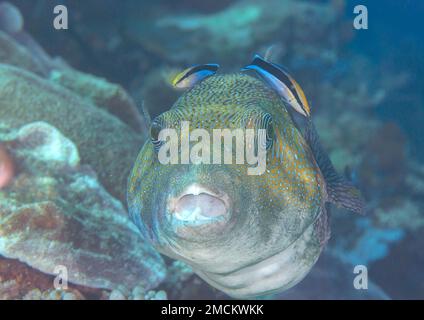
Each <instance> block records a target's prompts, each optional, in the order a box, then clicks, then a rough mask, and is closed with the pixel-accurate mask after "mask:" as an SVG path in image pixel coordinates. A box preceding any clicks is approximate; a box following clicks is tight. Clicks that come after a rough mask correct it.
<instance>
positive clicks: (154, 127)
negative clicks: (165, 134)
mask: <svg viewBox="0 0 424 320" xmlns="http://www.w3.org/2000/svg"><path fill="white" fill-rule="evenodd" d="M162 129H163V124H162V122H161V121H160V120H159V119H155V120H153V121H152V124H151V126H150V139H151V141H152V144H153V147H154V149H155V151H156V152H158V151H159V148H160V147H161V146H162V144H163V141H161V140H159V134H160V132H161V130H162Z"/></svg>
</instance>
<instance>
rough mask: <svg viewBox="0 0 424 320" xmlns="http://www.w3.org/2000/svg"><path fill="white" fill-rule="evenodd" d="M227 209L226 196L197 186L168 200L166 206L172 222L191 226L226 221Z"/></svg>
mask: <svg viewBox="0 0 424 320" xmlns="http://www.w3.org/2000/svg"><path fill="white" fill-rule="evenodd" d="M229 209H230V201H229V197H228V196H227V195H226V194H224V193H221V194H218V193H216V192H214V191H212V190H210V189H209V188H207V187H203V186H201V185H199V184H192V185H190V186H189V187H187V188H186V189H185V190H184V191H183V192H182V193H181V194H180V195H179V196H177V197H173V198H170V199H169V205H168V212H169V213H170V214H171V215H172V217H171V218H172V220H177V221H180V222H182V223H185V224H192V225H201V224H204V223H209V222H213V221H224V220H227V218H228V216H229V211H230V210H229Z"/></svg>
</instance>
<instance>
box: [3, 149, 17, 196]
mask: <svg viewBox="0 0 424 320" xmlns="http://www.w3.org/2000/svg"><path fill="white" fill-rule="evenodd" d="M14 173H15V167H14V165H13V160H12V158H11V156H10V155H9V153H8V152H7V150H6V148H5V147H4V146H3V145H1V144H0V189H2V188H4V187H6V186H7V185H8V184H9V183H10V182H11V181H12V179H13V176H14Z"/></svg>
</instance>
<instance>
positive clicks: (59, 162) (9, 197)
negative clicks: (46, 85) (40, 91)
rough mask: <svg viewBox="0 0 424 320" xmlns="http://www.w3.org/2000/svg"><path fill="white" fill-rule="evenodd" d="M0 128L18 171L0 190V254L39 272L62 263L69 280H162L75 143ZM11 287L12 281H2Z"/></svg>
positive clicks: (37, 128) (52, 134)
mask: <svg viewBox="0 0 424 320" xmlns="http://www.w3.org/2000/svg"><path fill="white" fill-rule="evenodd" d="M0 127H1V128H2V130H1V133H0V142H1V143H3V144H4V145H5V146H6V148H7V149H8V151H9V152H10V153H11V154H12V156H13V158H14V159H15V163H16V166H17V168H18V174H17V176H16V177H15V179H14V180H13V181H12V183H11V184H10V185H9V186H8V187H7V188H5V189H4V190H2V192H1V193H0V254H1V255H3V256H5V257H7V258H12V259H18V260H20V261H22V262H25V263H27V264H28V265H30V266H32V267H34V268H36V269H39V270H41V271H42V272H44V273H47V274H55V272H56V271H55V268H56V267H57V266H60V265H62V266H65V267H66V268H67V271H68V277H69V281H70V282H73V283H75V284H79V285H83V286H88V287H94V288H105V289H115V288H117V287H124V288H128V289H132V288H133V287H136V286H142V287H143V288H144V289H145V290H146V291H147V290H149V289H151V288H154V287H156V286H157V285H158V284H159V283H160V282H161V281H162V280H163V279H164V277H165V272H166V271H165V266H164V264H163V261H162V259H161V257H160V256H159V255H158V254H157V253H156V252H155V251H154V250H153V249H151V247H150V246H148V245H147V244H145V243H144V242H143V240H142V239H141V238H140V236H139V233H138V232H137V230H136V228H135V227H134V226H133V225H132V223H131V222H130V221H129V219H128V218H127V213H126V211H125V209H124V207H123V206H122V204H121V203H120V202H119V201H118V200H117V199H114V198H113V197H112V196H111V195H110V194H109V193H108V192H107V191H106V190H105V189H104V188H103V187H102V186H101V185H100V184H99V182H98V180H97V178H96V174H95V173H94V172H93V171H92V170H91V169H90V168H89V167H88V166H81V165H80V162H79V154H78V150H77V148H76V146H75V145H74V144H73V143H72V141H71V140H69V139H68V138H67V137H65V136H64V135H62V134H61V133H60V132H59V131H58V130H57V129H56V128H54V127H53V126H51V125H50V124H47V123H45V122H35V123H31V124H28V125H25V126H23V127H20V128H17V129H15V130H7V129H6V128H5V127H6V126H5V125H2V126H0ZM10 286H11V287H13V286H12V283H10Z"/></svg>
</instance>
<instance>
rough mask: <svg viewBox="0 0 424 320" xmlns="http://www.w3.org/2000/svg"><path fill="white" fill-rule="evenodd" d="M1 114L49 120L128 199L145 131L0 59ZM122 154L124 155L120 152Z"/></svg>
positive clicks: (16, 119) (8, 118)
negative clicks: (130, 177)
mask: <svg viewBox="0 0 424 320" xmlns="http://www.w3.org/2000/svg"><path fill="white" fill-rule="evenodd" d="M0 96H1V97H2V99H1V100H0V118H1V119H2V121H3V122H5V123H7V124H8V125H9V126H12V127H17V126H20V125H24V124H27V123H31V122H33V121H45V122H47V123H49V124H51V125H53V126H54V127H56V128H57V129H59V130H60V132H62V133H63V134H64V135H65V136H66V137H68V138H69V139H70V140H71V141H73V142H74V143H75V144H76V146H77V148H78V151H79V154H80V156H81V159H82V162H83V163H85V164H88V165H90V166H91V167H92V168H93V169H94V170H95V171H96V173H97V174H98V176H99V179H100V181H101V182H102V184H103V185H104V186H105V187H106V188H107V189H108V191H109V192H111V193H112V195H114V196H116V197H118V198H119V199H120V200H122V201H123V202H124V201H125V192H124V190H125V186H126V179H127V176H128V173H129V170H130V169H129V168H130V166H131V164H132V163H133V161H134V159H135V157H136V156H137V152H138V149H139V148H140V145H141V144H142V142H143V136H141V135H138V134H136V133H135V132H134V131H133V130H132V129H131V128H129V127H128V126H127V125H125V124H124V123H123V122H121V121H120V120H119V119H117V118H116V117H114V116H112V115H111V114H109V113H107V112H105V111H104V110H102V109H100V108H98V107H96V106H94V105H93V104H91V103H89V102H88V101H87V100H86V99H83V98H81V97H79V96H78V95H76V94H73V93H72V92H71V91H68V90H66V89H64V88H62V87H60V86H58V85H55V84H52V83H51V82H49V81H47V80H44V79H42V78H39V77H37V76H35V75H34V74H31V73H29V72H26V71H24V70H21V69H17V68H15V67H12V66H9V65H4V64H3V65H1V64H0ZM116 154H119V155H120V156H119V157H116Z"/></svg>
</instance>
